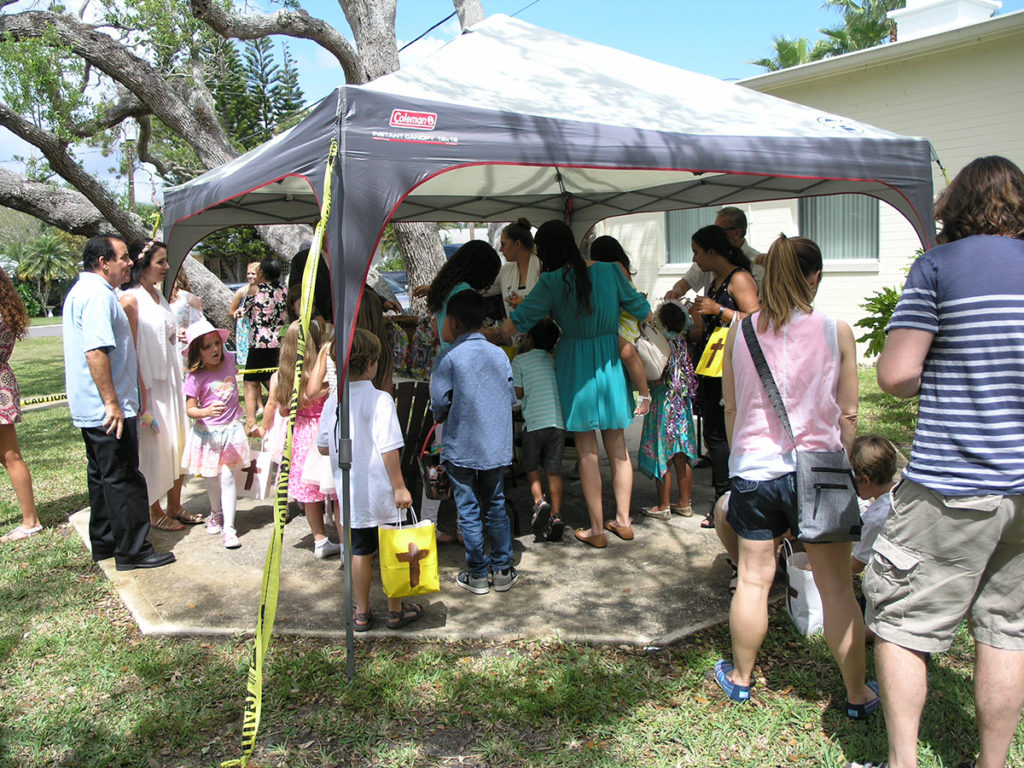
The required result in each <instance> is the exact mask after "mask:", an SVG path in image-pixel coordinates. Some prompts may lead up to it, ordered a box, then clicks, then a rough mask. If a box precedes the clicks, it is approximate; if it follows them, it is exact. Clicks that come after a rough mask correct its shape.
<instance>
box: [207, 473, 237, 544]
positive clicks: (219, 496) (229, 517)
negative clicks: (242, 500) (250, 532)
mask: <svg viewBox="0 0 1024 768" xmlns="http://www.w3.org/2000/svg"><path fill="white" fill-rule="evenodd" d="M203 480H204V481H205V482H206V495H207V496H209V497H210V512H212V513H213V514H222V515H224V523H223V526H224V532H225V533H226V532H227V531H229V530H231V531H234V530H235V506H236V505H237V504H238V489H237V488H235V475H234V473H233V472H232V471H231V468H230V467H221V468H220V476H219V477H204V478H203Z"/></svg>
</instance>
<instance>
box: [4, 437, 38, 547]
mask: <svg viewBox="0 0 1024 768" xmlns="http://www.w3.org/2000/svg"><path fill="white" fill-rule="evenodd" d="M0 464H3V465H4V469H6V470H7V474H8V475H10V477H11V485H13V486H14V495H15V496H17V497H18V506H19V507H20V508H21V527H22V528H24V529H25V530H32V529H33V528H35V527H36V526H38V525H39V516H38V515H37V514H36V497H35V494H34V493H33V491H32V474H31V473H30V472H29V469H28V464H26V463H25V459H24V458H22V456H21V448H19V447H18V433H17V432H16V431H15V427H14V425H13V424H3V425H0ZM4 540H5V541H8V540H13V539H9V538H8V537H6V536H5V537H4Z"/></svg>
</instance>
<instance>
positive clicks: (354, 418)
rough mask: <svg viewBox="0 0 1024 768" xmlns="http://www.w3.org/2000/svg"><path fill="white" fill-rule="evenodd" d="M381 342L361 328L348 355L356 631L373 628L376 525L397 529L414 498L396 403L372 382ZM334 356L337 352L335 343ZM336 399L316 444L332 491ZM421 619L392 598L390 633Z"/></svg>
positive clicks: (416, 609) (327, 407)
mask: <svg viewBox="0 0 1024 768" xmlns="http://www.w3.org/2000/svg"><path fill="white" fill-rule="evenodd" d="M380 351H381V344H380V339H378V338H377V337H376V336H374V335H373V334H372V333H370V332H369V331H365V330H363V329H361V328H357V329H356V331H355V333H354V334H353V336H352V352H351V354H350V355H349V363H348V367H349V425H350V429H349V434H350V437H351V439H352V469H351V471H350V472H349V492H350V498H351V510H352V517H351V531H350V533H351V539H352V589H353V590H354V592H355V595H354V597H355V601H356V605H355V607H354V608H353V609H352V622H353V624H354V626H355V631H356V632H365V631H367V630H368V629H370V627H371V626H372V624H373V613H372V612H371V610H370V577H371V573H372V567H373V556H374V554H376V552H377V526H379V525H393V524H395V523H396V522H398V521H399V520H400V519H401V518H402V517H403V516H404V515H405V512H404V511H400V510H406V509H408V508H409V507H411V506H412V496H411V495H410V494H409V490H408V489H407V488H406V487H405V481H404V480H403V479H402V467H401V462H400V459H399V450H400V449H401V448H402V446H403V445H404V444H405V438H404V437H402V428H401V426H400V425H399V423H398V413H397V411H396V410H395V401H394V399H393V398H392V397H391V395H389V394H388V393H387V392H381V391H380V390H379V389H375V388H374V386H373V382H372V379H373V377H374V375H375V374H376V373H377V361H378V359H379V358H380ZM331 352H332V353H333V352H334V347H333V345H332V347H331ZM338 434H339V433H338V395H337V393H335V394H333V395H331V396H330V397H329V398H328V399H327V402H326V403H325V404H324V410H323V414H322V415H321V417H320V429H319V430H318V432H317V436H316V443H317V447H318V448H319V449H320V453H322V454H324V455H329V456H330V457H331V467H332V471H333V472H334V487H335V488H337V489H338V490H339V491H340V490H341V487H342V485H341V469H340V468H339V467H338ZM422 615H423V607H422V606H421V605H419V604H417V603H405V602H402V600H401V598H397V597H396V598H391V597H389V598H388V618H387V626H388V629H399V628H400V627H404V626H405V625H406V624H411V623H412V622H414V621H416V620H417V619H419V618H420V617H421V616H422Z"/></svg>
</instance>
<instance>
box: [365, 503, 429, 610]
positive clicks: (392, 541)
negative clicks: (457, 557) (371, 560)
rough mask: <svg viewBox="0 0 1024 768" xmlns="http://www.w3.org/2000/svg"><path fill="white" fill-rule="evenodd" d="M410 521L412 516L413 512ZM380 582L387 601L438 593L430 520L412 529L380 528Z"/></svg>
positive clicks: (399, 527) (396, 526)
mask: <svg viewBox="0 0 1024 768" xmlns="http://www.w3.org/2000/svg"><path fill="white" fill-rule="evenodd" d="M412 515H413V520H414V521H415V520H416V514H415V513H414V512H413V513H412ZM377 536H378V542H379V545H380V578H381V581H382V582H383V583H384V594H386V595H387V596H388V597H409V596H410V595H424V594H427V593H428V592H440V591H441V578H440V575H439V574H438V570H437V534H436V531H435V528H434V524H433V523H432V522H431V521H430V520H420V521H418V522H414V523H413V524H412V525H402V524H401V523H399V524H398V525H381V526H379V527H378V528H377Z"/></svg>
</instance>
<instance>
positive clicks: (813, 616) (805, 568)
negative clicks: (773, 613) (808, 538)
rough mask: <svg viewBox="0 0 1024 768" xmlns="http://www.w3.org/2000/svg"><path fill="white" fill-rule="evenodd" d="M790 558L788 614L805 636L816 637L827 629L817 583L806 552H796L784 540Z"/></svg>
mask: <svg viewBox="0 0 1024 768" xmlns="http://www.w3.org/2000/svg"><path fill="white" fill-rule="evenodd" d="M782 546H783V547H785V558H786V581H787V586H786V613H788V614H789V617H790V618H791V619H793V623H794V624H795V625H796V628H797V630H798V631H799V632H800V634H801V635H814V634H817V633H818V632H821V631H822V629H823V627H824V620H825V612H824V610H823V609H822V607H821V595H820V594H819V593H818V587H817V585H815V583H814V574H813V573H812V572H811V561H810V559H809V558H808V557H807V553H806V552H794V551H793V545H792V544H790V543H789V539H784V540H783V541H782Z"/></svg>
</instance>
